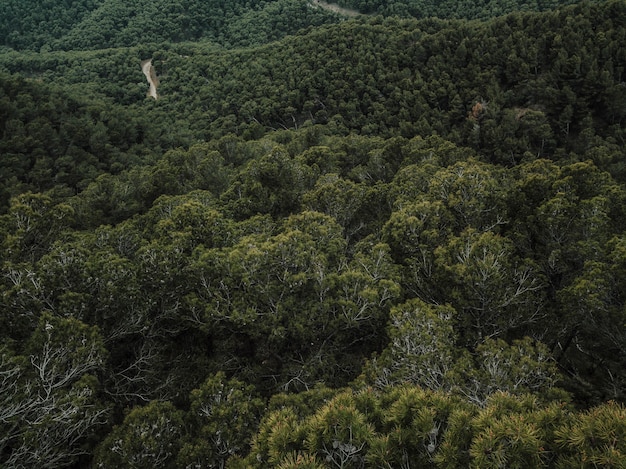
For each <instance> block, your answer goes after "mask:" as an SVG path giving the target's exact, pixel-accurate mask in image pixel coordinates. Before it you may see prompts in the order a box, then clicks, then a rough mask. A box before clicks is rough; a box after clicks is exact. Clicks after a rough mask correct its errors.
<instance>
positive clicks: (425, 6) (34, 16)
mask: <svg viewBox="0 0 626 469" xmlns="http://www.w3.org/2000/svg"><path fill="white" fill-rule="evenodd" d="M322 3H325V2H322ZM338 3H339V5H343V6H347V7H351V8H354V9H355V10H356V11H360V12H362V13H366V14H380V15H383V16H391V15H400V16H404V17H415V18H427V17H439V18H466V19H472V18H482V19H486V18H492V17H495V16H500V15H504V14H507V13H511V12H515V11H542V10H549V9H554V8H556V7H558V6H560V5H566V4H569V3H574V1H573V0H546V1H535V0H532V1H529V0H515V1H502V0H491V1H488V2H474V1H458V0H446V1H432V0H430V1H422V0H420V1H417V0H395V1H372V0H367V1H362V0H349V1H346V0H344V1H343V2H342V1H340V2H338ZM341 18H342V16H341V15H338V14H335V13H334V12H332V11H330V9H325V8H322V7H321V6H320V5H319V2H317V3H316V2H313V1H311V0H229V1H223V0H180V1H171V0H74V1H71V2H65V1H63V2H59V1H56V0H3V2H2V3H1V4H0V46H8V47H11V48H14V49H17V50H35V51H39V50H42V51H49V50H85V49H92V50H93V49H104V48H110V47H127V46H134V45H138V44H142V43H153V42H163V41H167V42H180V41H196V40H199V39H203V40H209V41H212V42H215V43H217V44H220V45H222V46H225V47H241V46H249V45H259V44H264V43H267V42H270V41H274V40H276V39H279V38H281V37H284V36H286V35H289V34H293V33H295V32H297V31H299V30H301V29H304V28H307V27H315V26H319V25H321V24H331V23H336V22H338V21H339V20H340V19H341Z"/></svg>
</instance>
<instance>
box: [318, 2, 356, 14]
mask: <svg viewBox="0 0 626 469" xmlns="http://www.w3.org/2000/svg"><path fill="white" fill-rule="evenodd" d="M311 4H312V5H315V6H318V7H320V8H323V9H324V10H328V11H332V12H335V13H339V14H340V15H343V16H351V17H354V16H360V15H361V13H359V12H358V11H356V10H351V9H350V8H343V7H340V6H339V5H335V4H334V3H327V2H322V1H321V0H311Z"/></svg>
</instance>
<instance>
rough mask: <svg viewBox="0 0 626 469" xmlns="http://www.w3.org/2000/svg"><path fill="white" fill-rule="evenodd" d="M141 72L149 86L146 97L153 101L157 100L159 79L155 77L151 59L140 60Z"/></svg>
mask: <svg viewBox="0 0 626 469" xmlns="http://www.w3.org/2000/svg"><path fill="white" fill-rule="evenodd" d="M141 71H142V72H143V74H144V75H145V76H146V79H147V80H148V83H149V84H150V90H149V91H148V96H151V97H152V98H154V99H157V97H158V95H157V88H158V87H159V79H158V78H157V76H156V71H155V70H154V67H153V66H152V59H147V60H142V61H141Z"/></svg>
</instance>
